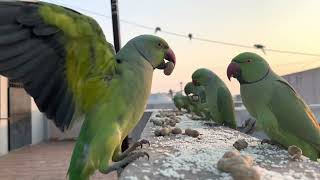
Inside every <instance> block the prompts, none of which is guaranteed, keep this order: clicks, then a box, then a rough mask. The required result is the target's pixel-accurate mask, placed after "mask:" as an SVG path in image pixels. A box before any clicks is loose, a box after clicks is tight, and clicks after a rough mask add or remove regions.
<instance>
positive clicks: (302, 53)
mask: <svg viewBox="0 0 320 180" xmlns="http://www.w3.org/2000/svg"><path fill="white" fill-rule="evenodd" d="M47 2H52V3H59V4H61V5H63V6H67V7H72V8H75V9H79V10H81V11H84V12H87V13H90V14H93V15H97V16H100V17H105V18H108V19H111V16H107V15H105V14H102V13H98V12H95V11H91V10H87V9H84V8H81V7H76V6H71V5H68V4H64V3H61V2H60V1H51V0H50V1H49V0H47ZM120 22H122V23H125V24H129V25H132V26H136V27H139V28H143V29H148V30H153V31H155V32H161V33H164V34H168V35H172V36H177V37H182V38H187V39H194V40H198V41H202V42H207V43H214V44H221V45H225V46H234V47H241V48H249V49H261V50H263V51H269V52H275V53H283V54H295V55H303V56H314V57H320V54H314V53H307V52H299V51H289V50H279V49H271V48H264V46H263V45H260V44H254V45H253V46H250V45H245V44H238V43H231V42H225V41H217V40H212V39H206V38H201V37H194V36H193V35H192V34H191V33H189V34H187V35H186V34H181V33H176V32H172V31H166V30H161V28H159V27H151V26H146V25H143V24H139V23H135V22H132V21H128V20H124V19H120ZM190 35H191V36H190ZM257 45H259V46H263V48H257Z"/></svg>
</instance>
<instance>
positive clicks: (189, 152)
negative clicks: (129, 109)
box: [120, 113, 320, 180]
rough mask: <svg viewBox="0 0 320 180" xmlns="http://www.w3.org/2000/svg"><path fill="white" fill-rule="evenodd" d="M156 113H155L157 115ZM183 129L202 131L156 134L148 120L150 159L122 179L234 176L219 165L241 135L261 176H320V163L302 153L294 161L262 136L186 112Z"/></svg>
mask: <svg viewBox="0 0 320 180" xmlns="http://www.w3.org/2000/svg"><path fill="white" fill-rule="evenodd" d="M156 114H157V113H154V114H153V117H155V115H156ZM179 117H180V118H181V122H180V123H178V124H177V125H176V126H177V127H179V128H181V129H186V128H192V129H195V130H198V131H199V132H200V134H201V135H200V138H192V137H189V136H185V135H172V136H165V137H155V136H154V135H153V131H154V129H155V127H154V126H153V124H152V123H148V124H147V126H146V128H145V130H144V132H143V138H144V139H148V140H149V141H150V143H151V146H150V147H148V148H145V149H143V150H145V151H147V152H148V153H149V154H150V156H151V157H150V160H149V161H147V160H145V159H140V160H137V161H136V162H134V163H133V164H130V165H129V166H128V167H127V168H126V169H125V171H124V172H123V174H122V175H121V178H120V179H131V180H134V179H145V180H148V179H166V180H167V179H205V180H210V179H220V180H228V179H232V177H231V176H230V174H228V173H223V172H221V171H219V170H218V169H217V162H218V161H219V159H220V158H221V157H222V156H223V154H224V153H225V152H227V151H231V150H234V147H233V146H232V145H233V143H234V142H235V141H237V140H238V139H245V140H246V142H248V144H249V146H248V148H246V149H244V150H241V151H240V153H241V154H246V155H250V156H252V157H253V158H254V159H255V163H254V167H255V168H257V169H258V170H259V172H260V174H261V179H265V180H273V179H274V180H276V179H288V180H291V179H320V173H319V172H320V163H319V162H313V161H310V160H309V159H308V158H306V157H303V159H302V160H301V161H292V160H290V158H289V155H288V152H287V151H286V150H283V149H280V148H278V147H277V146H272V145H269V144H263V145H261V144H260V140H258V139H256V138H254V137H251V136H248V135H246V134H243V133H240V132H238V131H235V130H232V129H229V128H226V127H209V126H206V125H204V124H205V123H206V122H203V121H193V120H191V119H189V118H188V116H187V115H186V114H184V115H182V116H179Z"/></svg>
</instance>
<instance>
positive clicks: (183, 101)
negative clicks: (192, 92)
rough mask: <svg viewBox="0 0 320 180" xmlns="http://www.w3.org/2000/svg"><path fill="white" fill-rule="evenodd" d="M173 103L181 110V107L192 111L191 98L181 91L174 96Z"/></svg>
mask: <svg viewBox="0 0 320 180" xmlns="http://www.w3.org/2000/svg"><path fill="white" fill-rule="evenodd" d="M173 103H174V105H175V106H176V107H177V108H178V110H179V111H181V109H185V110H187V112H190V111H191V109H190V99H189V97H188V96H184V95H182V94H181V93H176V94H175V95H174V97H173Z"/></svg>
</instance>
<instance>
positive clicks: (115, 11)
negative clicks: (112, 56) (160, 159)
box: [110, 0, 129, 152]
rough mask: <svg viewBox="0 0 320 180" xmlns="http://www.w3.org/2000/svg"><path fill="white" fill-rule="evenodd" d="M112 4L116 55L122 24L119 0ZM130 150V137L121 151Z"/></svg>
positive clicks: (123, 143)
mask: <svg viewBox="0 0 320 180" xmlns="http://www.w3.org/2000/svg"><path fill="white" fill-rule="evenodd" d="M110 2H111V13H112V29H113V43H114V49H115V50H116V53H117V52H118V51H119V50H120V47H121V41H120V24H119V11H118V0H110ZM128 148H129V138H128V136H127V137H125V138H124V140H123V142H122V145H121V151H122V152H123V151H125V150H126V149H128Z"/></svg>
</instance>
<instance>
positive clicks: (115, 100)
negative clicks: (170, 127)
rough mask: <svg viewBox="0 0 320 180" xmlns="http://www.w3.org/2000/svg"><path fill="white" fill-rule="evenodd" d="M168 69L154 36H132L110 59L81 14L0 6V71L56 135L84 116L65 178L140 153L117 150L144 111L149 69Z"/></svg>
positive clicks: (77, 179)
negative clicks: (53, 127)
mask: <svg viewBox="0 0 320 180" xmlns="http://www.w3.org/2000/svg"><path fill="white" fill-rule="evenodd" d="M164 59H166V60H168V61H169V62H166V61H164ZM174 66H175V55H174V53H173V51H172V50H171V49H170V48H169V45H168V44H167V43H166V42H165V41H164V40H163V39H161V38H159V37H156V36H152V35H141V36H138V37H136V38H133V39H132V40H130V41H129V42H128V43H127V44H126V45H125V46H124V47H123V48H122V49H121V50H120V51H119V52H118V53H117V54H115V52H114V50H113V48H112V46H111V45H110V44H109V43H108V42H107V41H106V39H105V36H104V34H103V32H102V30H101V28H100V27H99V25H98V24H97V23H96V21H94V20H93V19H91V18H90V17H88V16H85V15H82V14H80V13H78V12H76V11H73V10H71V9H68V8H64V7H61V6H57V5H53V4H49V3H44V2H19V1H10V2H3V1H2V2H0V74H1V75H4V76H6V77H8V78H9V79H12V80H16V81H19V82H21V83H23V85H24V88H25V90H26V91H27V92H28V93H29V94H30V95H31V96H32V97H33V98H34V100H35V102H36V104H37V106H38V108H39V109H40V111H41V112H44V113H45V114H46V115H47V116H48V117H49V118H50V119H52V120H53V121H54V123H55V125H56V126H57V127H59V128H60V129H61V130H64V129H67V128H69V127H71V126H72V123H73V122H75V121H77V120H78V119H84V122H83V125H82V128H81V131H80V135H79V137H78V139H77V142H76V145H75V148H74V151H73V154H72V158H71V162H70V166H69V170H68V175H69V179H71V180H86V179H89V177H90V175H91V174H93V173H94V172H95V170H99V171H100V172H102V173H108V172H110V171H112V170H117V169H120V168H122V167H123V166H125V165H126V164H128V163H130V162H131V161H133V160H135V159H136V158H138V157H141V156H144V155H146V154H145V153H143V152H135V153H134V152H131V151H132V150H133V149H134V147H135V146H134V147H132V148H129V149H128V150H127V151H125V152H124V153H121V151H120V146H121V143H122V141H123V139H124V138H125V137H126V136H127V135H128V133H129V132H130V131H131V130H132V129H133V128H134V126H135V125H136V124H137V122H138V121H139V119H140V118H141V116H142V114H143V112H144V109H145V107H146V103H147V98H148V96H149V94H150V90H151V83H152V75H153V70H154V69H156V68H158V69H163V70H164V72H165V74H166V75H170V74H171V73H172V71H173V69H174ZM140 144H141V143H140ZM112 161H113V162H114V163H111V162H112Z"/></svg>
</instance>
